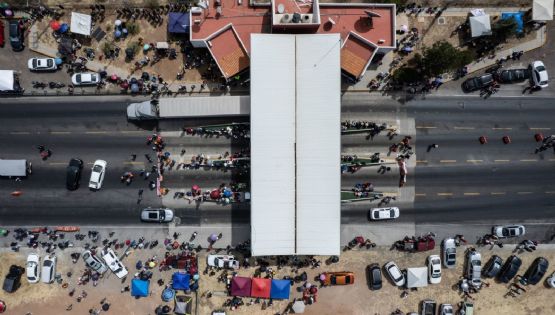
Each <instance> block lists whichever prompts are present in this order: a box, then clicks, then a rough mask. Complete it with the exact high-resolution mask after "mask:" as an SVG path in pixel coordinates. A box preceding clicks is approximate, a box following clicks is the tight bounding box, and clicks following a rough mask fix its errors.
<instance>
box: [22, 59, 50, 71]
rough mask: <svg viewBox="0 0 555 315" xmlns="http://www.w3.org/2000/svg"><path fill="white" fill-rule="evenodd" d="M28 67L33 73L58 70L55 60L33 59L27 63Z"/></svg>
mask: <svg viewBox="0 0 555 315" xmlns="http://www.w3.org/2000/svg"><path fill="white" fill-rule="evenodd" d="M27 67H28V68H29V70H31V71H52V70H58V66H57V65H56V61H55V60H54V58H31V59H29V60H28V61H27Z"/></svg>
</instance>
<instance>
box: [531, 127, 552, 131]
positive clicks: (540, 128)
mask: <svg viewBox="0 0 555 315" xmlns="http://www.w3.org/2000/svg"><path fill="white" fill-rule="evenodd" d="M530 130H551V128H542V127H537V128H532V127H530Z"/></svg>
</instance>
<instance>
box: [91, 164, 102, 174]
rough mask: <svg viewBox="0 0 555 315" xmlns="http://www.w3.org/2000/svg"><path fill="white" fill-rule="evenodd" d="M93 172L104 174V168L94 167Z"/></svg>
mask: <svg viewBox="0 0 555 315" xmlns="http://www.w3.org/2000/svg"><path fill="white" fill-rule="evenodd" d="M93 172H96V173H100V172H102V166H100V165H95V166H94V167H93Z"/></svg>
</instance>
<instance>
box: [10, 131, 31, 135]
mask: <svg viewBox="0 0 555 315" xmlns="http://www.w3.org/2000/svg"><path fill="white" fill-rule="evenodd" d="M28 134H30V132H28V131H12V132H10V135H28Z"/></svg>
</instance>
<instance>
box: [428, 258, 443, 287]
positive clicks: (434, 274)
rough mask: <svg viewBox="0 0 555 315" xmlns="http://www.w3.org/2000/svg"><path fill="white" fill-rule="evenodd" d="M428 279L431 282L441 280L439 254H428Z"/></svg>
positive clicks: (435, 282) (436, 282)
mask: <svg viewBox="0 0 555 315" xmlns="http://www.w3.org/2000/svg"><path fill="white" fill-rule="evenodd" d="M428 279H429V280H430V283H431V284H438V283H440V282H441V258H439V255H430V256H428Z"/></svg>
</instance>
